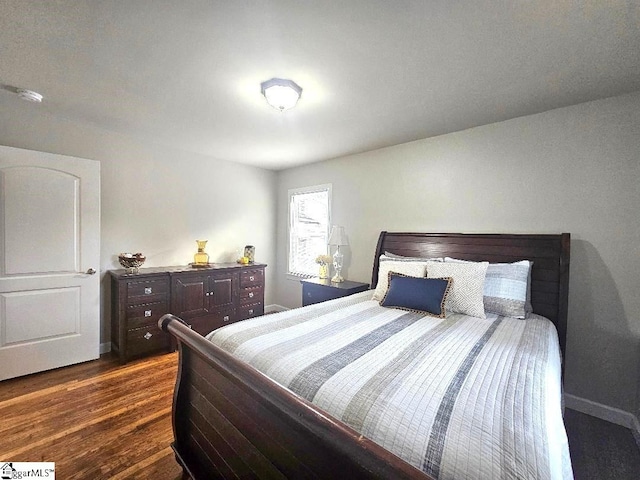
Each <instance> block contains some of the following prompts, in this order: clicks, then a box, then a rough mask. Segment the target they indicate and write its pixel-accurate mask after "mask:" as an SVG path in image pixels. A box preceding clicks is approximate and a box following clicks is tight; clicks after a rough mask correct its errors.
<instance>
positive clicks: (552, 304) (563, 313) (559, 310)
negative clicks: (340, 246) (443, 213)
mask: <svg viewBox="0 0 640 480" xmlns="http://www.w3.org/2000/svg"><path fill="white" fill-rule="evenodd" d="M570 244H571V235H570V234H568V233H562V234H558V235H529V234H517V235H512V234H474V233H405V232H401V233H391V232H381V233H380V237H379V238H378V246H377V248H376V253H375V257H374V262H373V273H372V276H371V287H372V288H375V286H376V284H377V283H378V267H379V263H380V255H382V254H383V253H384V252H390V253H394V254H396V255H404V256H407V257H426V258H432V257H453V258H460V259H462V260H472V261H476V262H477V261H487V262H492V263H510V262H516V261H518V260H532V261H533V269H532V272H531V304H532V305H533V311H534V313H537V314H539V315H543V316H545V317H547V318H548V319H549V320H551V321H552V322H553V323H554V325H555V326H556V329H557V330H558V337H559V340H560V349H561V351H562V355H563V357H564V352H565V345H566V336H567V307H568V300H569V254H570Z"/></svg>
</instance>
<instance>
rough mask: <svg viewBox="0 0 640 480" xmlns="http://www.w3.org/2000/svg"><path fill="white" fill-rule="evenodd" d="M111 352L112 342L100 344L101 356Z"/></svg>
mask: <svg viewBox="0 0 640 480" xmlns="http://www.w3.org/2000/svg"><path fill="white" fill-rule="evenodd" d="M110 351H111V342H106V343H101V344H100V355H102V354H103V353H109V352H110Z"/></svg>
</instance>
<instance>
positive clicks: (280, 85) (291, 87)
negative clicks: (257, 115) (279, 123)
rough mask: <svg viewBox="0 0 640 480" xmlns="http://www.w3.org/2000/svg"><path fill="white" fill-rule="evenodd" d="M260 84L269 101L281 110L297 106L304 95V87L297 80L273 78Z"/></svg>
mask: <svg viewBox="0 0 640 480" xmlns="http://www.w3.org/2000/svg"><path fill="white" fill-rule="evenodd" d="M260 86H261V89H262V94H263V95H264V98H266V99H267V103H268V104H269V105H271V106H272V107H273V108H276V109H278V110H280V111H281V112H284V111H285V110H289V109H290V108H293V107H295V106H296V104H297V103H298V100H299V99H300V95H302V88H300V86H299V85H298V84H297V83H296V82H294V81H292V80H287V79H284V78H272V79H271V80H267V81H266V82H262V84H261V85H260Z"/></svg>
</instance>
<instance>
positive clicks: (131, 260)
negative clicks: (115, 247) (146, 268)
mask: <svg viewBox="0 0 640 480" xmlns="http://www.w3.org/2000/svg"><path fill="white" fill-rule="evenodd" d="M146 258H147V257H145V256H144V255H143V254H141V253H121V254H120V255H118V261H119V262H120V265H122V266H123V267H124V268H126V269H127V272H128V273H138V268H139V267H141V266H142V264H143V263H144V261H145V260H146Z"/></svg>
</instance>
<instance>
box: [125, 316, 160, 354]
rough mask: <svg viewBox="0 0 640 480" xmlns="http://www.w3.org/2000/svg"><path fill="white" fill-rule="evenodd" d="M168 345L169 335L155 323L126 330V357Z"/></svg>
mask: <svg viewBox="0 0 640 480" xmlns="http://www.w3.org/2000/svg"><path fill="white" fill-rule="evenodd" d="M168 347H169V337H168V335H167V334H166V333H164V332H163V331H162V330H160V329H159V328H158V325H157V324H156V325H147V326H145V327H141V328H134V329H132V330H128V331H127V357H136V356H138V355H144V354H146V353H149V352H154V351H159V350H164V349H167V348H168Z"/></svg>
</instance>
